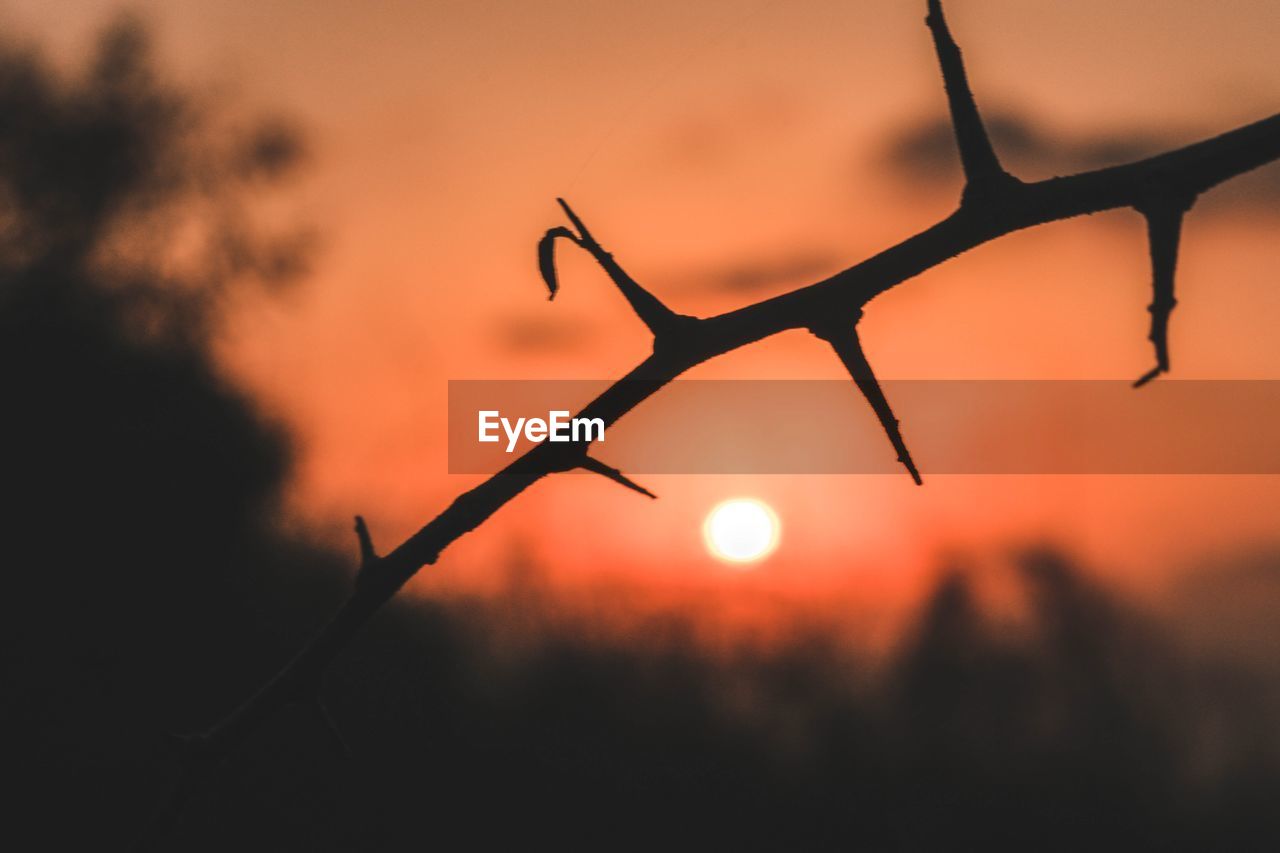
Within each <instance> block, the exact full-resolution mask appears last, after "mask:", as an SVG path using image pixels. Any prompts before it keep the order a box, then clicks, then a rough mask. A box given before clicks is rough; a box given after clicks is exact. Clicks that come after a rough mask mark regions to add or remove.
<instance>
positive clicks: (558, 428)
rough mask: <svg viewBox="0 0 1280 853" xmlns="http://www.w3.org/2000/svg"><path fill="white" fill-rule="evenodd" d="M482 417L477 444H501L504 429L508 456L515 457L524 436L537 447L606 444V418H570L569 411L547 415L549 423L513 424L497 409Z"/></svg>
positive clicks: (528, 421) (528, 420) (539, 420)
mask: <svg viewBox="0 0 1280 853" xmlns="http://www.w3.org/2000/svg"><path fill="white" fill-rule="evenodd" d="M478 414H479V434H478V437H477V439H476V440H477V441H479V442H481V443H482V444H495V443H497V442H499V441H500V440H501V436H499V435H498V432H497V430H498V428H499V427H501V428H502V432H504V433H505V434H506V436H507V453H515V452H516V445H517V444H519V443H520V437H521V436H522V435H523V436H524V438H525V440H526V441H530V442H533V443H534V444H538V443H541V442H543V441H551V442H566V443H567V442H574V443H581V442H588V441H604V419H603V418H571V417H569V411H568V410H567V409H564V410H559V411H554V412H548V413H547V419H546V420H543V419H542V418H516V420H515V423H514V424H513V423H512V422H511V420H510V419H509V418H504V417H503V416H502V414H501V413H500V412H499V411H497V410H496V409H489V410H485V411H481V412H479V413H478Z"/></svg>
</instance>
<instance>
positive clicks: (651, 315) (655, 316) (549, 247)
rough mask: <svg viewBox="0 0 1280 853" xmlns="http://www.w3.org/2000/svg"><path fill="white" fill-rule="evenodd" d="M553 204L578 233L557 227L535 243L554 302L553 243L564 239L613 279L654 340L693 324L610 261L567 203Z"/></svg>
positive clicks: (554, 270)
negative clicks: (582, 251)
mask: <svg viewBox="0 0 1280 853" xmlns="http://www.w3.org/2000/svg"><path fill="white" fill-rule="evenodd" d="M556 201H558V202H559V203H560V207H562V208H564V212H565V215H566V216H568V217H569V221H570V222H571V223H572V224H573V227H574V228H576V229H577V233H576V234H575V233H574V232H573V231H571V230H569V229H568V228H565V227H564V226H559V227H556V228H552V229H551V230H549V231H547V233H546V234H545V235H544V236H543V238H542V240H541V241H540V242H539V243H538V268H539V269H540V270H541V272H542V279H543V281H545V282H546V284H547V289H548V290H550V291H551V298H552V299H554V298H555V295H556V292H557V291H558V290H559V289H560V285H559V278H558V276H557V274H556V266H555V241H556V240H557V239H562V238H563V239H566V240H572V241H573V242H574V243H576V244H578V245H579V246H581V247H582V248H583V249H586V250H587V251H588V252H590V253H591V256H592V257H593V258H595V259H596V262H597V263H598V264H600V266H601V267H602V268H603V269H604V271H605V272H606V273H608V275H609V278H611V279H613V283H614V284H616V285H617V286H618V290H620V291H622V295H623V296H624V297H626V300H627V302H628V303H629V304H630V305H631V309H632V310H633V311H635V312H636V316H637V317H639V318H640V319H641V320H642V321H643V322H644V324H645V325H646V326H648V327H649V330H650V331H651V332H653V334H654V337H655V338H664V337H665V336H667V335H668V334H670V333H671V332H672V331H674V330H675V329H676V328H678V327H679V326H680V324H681V321H682V320H683V321H689V320H692V318H690V317H683V316H681V315H679V314H676V313H675V312H674V311H672V310H671V309H670V308H668V307H667V306H666V305H663V304H662V302H661V300H659V299H658V298H657V297H656V296H654V295H653V294H652V293H650V292H649V291H647V290H645V289H644V288H643V287H642V286H641V285H640V283H639V282H637V281H636V280H635V279H633V278H632V277H631V276H630V275H628V274H627V271H626V270H624V269H623V268H622V267H621V266H619V265H618V262H617V261H615V260H614V259H613V255H611V254H610V253H609V252H606V251H605V249H604V247H603V246H601V245H600V243H599V241H597V240H596V238H595V237H593V236H592V235H591V232H590V231H589V230H587V226H586V225H585V224H584V223H583V221H582V220H581V219H579V218H578V215H577V214H576V213H574V212H573V208H571V207H569V204H568V202H566V201H565V200H564V199H562V198H558V199H556Z"/></svg>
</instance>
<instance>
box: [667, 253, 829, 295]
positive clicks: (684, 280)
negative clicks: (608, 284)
mask: <svg viewBox="0 0 1280 853" xmlns="http://www.w3.org/2000/svg"><path fill="white" fill-rule="evenodd" d="M839 265H840V262H839V260H838V258H837V256H836V254H835V253H834V252H830V251H827V250H825V249H816V248H800V249H793V250H783V251H781V252H775V253H771V254H760V255H755V256H750V257H746V258H743V259H741V260H736V261H731V262H727V263H724V264H718V265H716V266H713V267H711V268H704V269H698V270H692V271H687V272H682V273H680V274H679V275H676V276H670V277H668V281H671V282H672V284H673V286H674V287H677V288H680V289H682V290H684V291H686V292H690V293H719V294H724V293H734V294H751V293H758V292H760V291H766V290H774V289H777V288H780V287H783V286H796V285H800V284H809V283H811V282H812V281H813V280H814V279H816V278H817V277H819V276H822V275H824V274H826V273H829V272H831V271H832V270H834V269H836V268H838V267H839Z"/></svg>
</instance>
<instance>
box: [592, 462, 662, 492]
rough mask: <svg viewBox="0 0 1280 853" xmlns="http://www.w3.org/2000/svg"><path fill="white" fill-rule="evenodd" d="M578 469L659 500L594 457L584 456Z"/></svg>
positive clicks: (615, 469)
mask: <svg viewBox="0 0 1280 853" xmlns="http://www.w3.org/2000/svg"><path fill="white" fill-rule="evenodd" d="M576 467H578V468H581V469H582V470H584V471H590V472H591V473H593V474H599V475H600V476H601V477H608V478H609V479H610V480H613V481H614V482H615V483H617V484H618V485H620V486H626V487H627V488H628V489H630V490H631V491H633V492H639V493H640V494H642V495H644V496H645V497H647V498H652V499H654V500H657V498H658V496H657V495H655V494H654V493H653V492H651V491H649V490H648V489H646V488H645V487H644V486H641V485H640V484H638V483H636V482H634V481H633V480H631V479H630V478H628V477H627V475H625V474H623V473H622V472H621V471H619V470H618V469H617V468H612V467H610V466H608V465H606V464H604V463H603V462H601V461H600V460H599V459H596V458H594V457H591V456H583V457H582V459H581V460H580V461H579V462H578V464H577V466H576Z"/></svg>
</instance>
